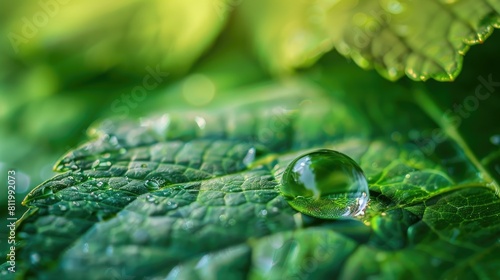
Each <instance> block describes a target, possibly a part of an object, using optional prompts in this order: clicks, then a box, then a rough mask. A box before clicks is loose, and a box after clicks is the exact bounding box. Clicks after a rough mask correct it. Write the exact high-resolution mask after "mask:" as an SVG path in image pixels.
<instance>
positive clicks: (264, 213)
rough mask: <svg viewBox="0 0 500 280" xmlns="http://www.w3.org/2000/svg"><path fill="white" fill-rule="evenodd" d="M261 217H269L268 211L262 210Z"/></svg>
mask: <svg viewBox="0 0 500 280" xmlns="http://www.w3.org/2000/svg"><path fill="white" fill-rule="evenodd" d="M260 215H261V216H263V217H265V216H267V210H266V209H262V210H260Z"/></svg>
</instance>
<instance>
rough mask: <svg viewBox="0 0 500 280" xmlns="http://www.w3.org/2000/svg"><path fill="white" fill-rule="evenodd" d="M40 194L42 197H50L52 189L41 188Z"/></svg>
mask: <svg viewBox="0 0 500 280" xmlns="http://www.w3.org/2000/svg"><path fill="white" fill-rule="evenodd" d="M42 194H43V195H51V194H53V192H52V188H50V187H43V188H42Z"/></svg>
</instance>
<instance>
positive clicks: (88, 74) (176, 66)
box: [3, 0, 229, 83]
mask: <svg viewBox="0 0 500 280" xmlns="http://www.w3.org/2000/svg"><path fill="white" fill-rule="evenodd" d="M25 2H27V1H25ZM226 6H227V3H226V1H223V0H204V1H193V0H189V1H148V2H147V3H145V2H142V1H137V0H128V1H119V2H112V3H111V2H110V3H107V4H105V5H103V4H102V2H100V1H93V0H90V1H78V0H77V1H71V2H69V1H66V2H65V1H61V2H58V1H56V2H51V1H49V2H47V3H45V2H44V3H42V4H38V3H36V4H35V3H24V5H19V7H18V8H17V9H14V11H13V15H12V16H11V20H10V21H9V22H8V23H6V28H5V30H6V32H5V34H6V38H4V40H5V42H3V43H4V45H5V49H6V51H7V53H8V54H12V56H14V57H16V58H17V59H19V58H20V59H21V60H22V61H25V62H26V63H27V64H28V65H46V66H50V67H52V68H53V70H54V71H55V72H56V74H57V76H62V77H64V78H65V79H61V80H60V81H56V83H58V82H64V83H68V82H69V83H71V82H75V81H81V80H85V79H88V78H93V77H96V76H99V75H102V74H105V73H107V72H108V71H117V72H119V73H122V75H127V77H130V75H131V74H136V75H137V76H139V77H143V76H144V75H146V74H148V72H146V68H147V67H149V68H152V69H153V70H152V71H154V70H155V68H156V71H159V70H158V68H159V69H161V71H163V72H169V73H180V72H184V71H186V70H187V69H188V68H189V67H190V66H191V65H192V64H193V63H194V62H195V61H196V60H197V59H198V58H199V57H200V56H201V54H202V53H203V52H204V51H205V50H206V49H207V48H208V47H209V46H210V44H211V43H212V42H213V41H214V40H215V38H216V37H217V36H218V34H219V32H220V31H221V29H222V27H223V26H224V23H225V22H226V19H227V15H228V12H229V10H228V9H226V8H225V7H226ZM172 22H175V23H176V24H171V23H172ZM7 35H8V36H7ZM13 38H15V39H13ZM6 39H8V41H7V40H6ZM17 56H18V57H17ZM75 65H78V67H75Z"/></svg>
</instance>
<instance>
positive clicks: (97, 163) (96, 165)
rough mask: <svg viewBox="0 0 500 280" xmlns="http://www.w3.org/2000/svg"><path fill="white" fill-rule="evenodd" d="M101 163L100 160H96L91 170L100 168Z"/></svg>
mask: <svg viewBox="0 0 500 280" xmlns="http://www.w3.org/2000/svg"><path fill="white" fill-rule="evenodd" d="M100 163H101V161H100V160H98V159H96V160H95V161H94V162H93V163H92V166H91V168H96V167H98V166H99V164H100Z"/></svg>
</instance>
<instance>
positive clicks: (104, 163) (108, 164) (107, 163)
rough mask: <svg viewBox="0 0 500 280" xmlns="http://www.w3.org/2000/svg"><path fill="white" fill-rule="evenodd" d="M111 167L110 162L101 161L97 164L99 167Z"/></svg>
mask: <svg viewBox="0 0 500 280" xmlns="http://www.w3.org/2000/svg"><path fill="white" fill-rule="evenodd" d="M108 166H111V161H103V162H101V163H99V167H108Z"/></svg>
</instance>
